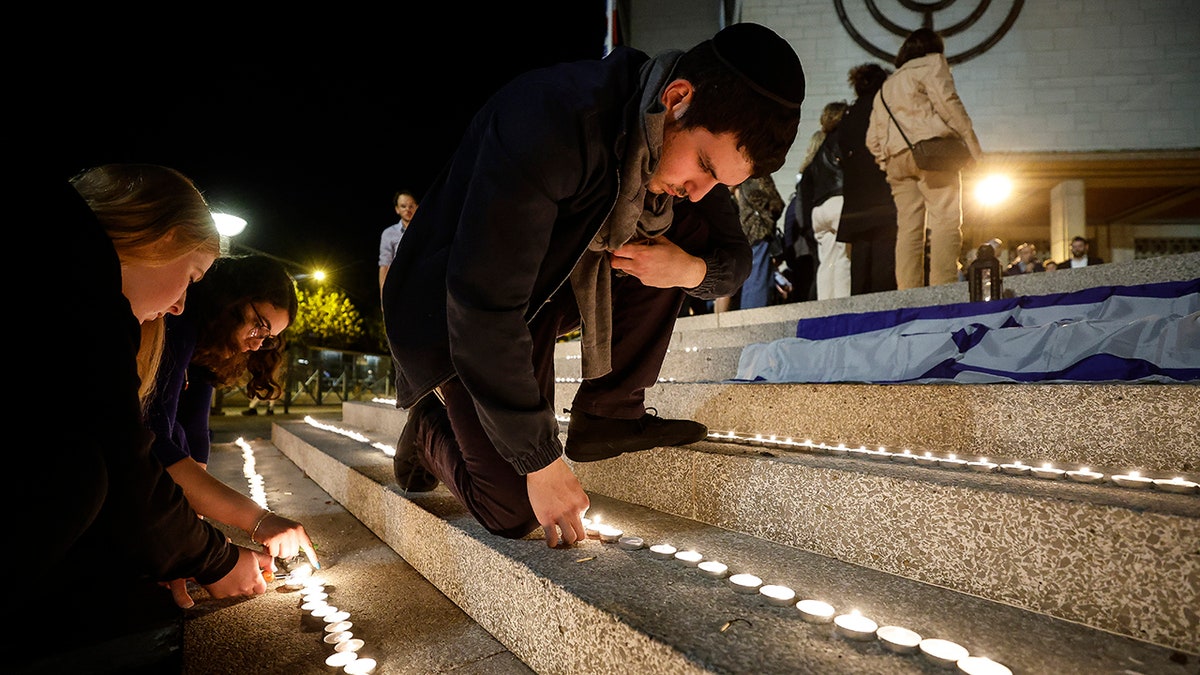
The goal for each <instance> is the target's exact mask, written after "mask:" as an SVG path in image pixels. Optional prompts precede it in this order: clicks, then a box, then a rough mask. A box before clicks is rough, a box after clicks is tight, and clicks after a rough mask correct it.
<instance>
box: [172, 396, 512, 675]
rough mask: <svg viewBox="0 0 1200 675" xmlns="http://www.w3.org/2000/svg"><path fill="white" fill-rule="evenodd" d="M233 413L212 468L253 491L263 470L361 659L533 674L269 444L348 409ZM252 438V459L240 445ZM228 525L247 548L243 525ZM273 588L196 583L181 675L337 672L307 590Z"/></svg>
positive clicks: (275, 505)
mask: <svg viewBox="0 0 1200 675" xmlns="http://www.w3.org/2000/svg"><path fill="white" fill-rule="evenodd" d="M226 411H227V412H228V413H231V414H227V415H224V416H214V417H213V418H212V421H211V428H212V430H213V436H214V445H213V454H212V461H211V462H210V465H209V469H210V471H212V473H213V475H214V476H217V477H218V478H220V479H221V480H222V481H224V482H226V483H227V484H229V485H231V486H233V487H234V488H237V489H241V490H245V491H246V492H247V493H249V481H248V479H247V473H250V474H254V473H257V474H259V475H261V476H262V478H263V485H264V488H265V493H266V499H267V504H268V506H269V507H270V508H271V509H272V510H274V511H276V512H278V513H280V514H282V515H285V516H287V517H289V518H293V519H295V520H297V521H299V522H301V523H303V524H304V526H305V529H306V530H308V532H309V536H310V537H312V538H313V541H314V543H315V545H316V549H317V553H318V556H319V558H320V561H321V564H322V567H323V569H322V570H321V571H320V572H318V574H320V575H321V576H323V577H324V578H325V579H326V581H327V585H326V592H327V593H328V594H329V598H328V602H330V603H331V604H334V605H335V606H337V607H338V608H339V609H340V610H343V611H346V612H349V613H350V616H349V618H348V619H347V620H349V621H351V622H352V623H353V626H352V627H351V628H350V631H351V632H352V633H354V637H355V638H360V639H362V640H363V641H364V644H363V646H362V648H361V649H360V651H359V654H360V655H361V656H365V657H370V658H374V659H376V660H377V661H378V669H377V670H376V671H375V672H376V673H387V674H395V673H444V672H451V671H453V672H454V673H456V674H458V673H465V674H471V675H479V674H488V675H492V674H500V673H503V674H508V673H516V674H528V673H531V672H532V671H530V670H529V668H528V667H526V666H525V664H523V663H522V662H521V661H520V660H518V659H517V658H516V657H514V656H513V655H512V654H511V653H510V652H509V651H508V650H507V649H506V648H505V647H504V646H503V645H502V644H500V643H499V642H498V641H496V639H495V638H494V637H492V635H491V634H489V633H488V632H487V631H485V630H483V629H482V628H481V627H480V626H479V625H478V624H477V623H476V622H475V621H474V620H472V619H471V617H469V616H467V615H466V614H465V613H464V612H463V611H462V610H461V609H460V608H459V607H458V606H457V605H455V604H454V603H453V602H451V601H450V600H449V599H448V598H446V596H444V595H443V594H442V593H441V592H440V591H438V589H437V588H435V587H434V586H433V585H432V584H430V583H429V582H428V581H426V580H425V579H424V577H422V576H421V575H420V574H418V573H417V572H416V570H414V569H413V568H412V566H410V565H409V564H408V563H407V562H405V561H404V559H403V558H401V557H400V556H398V555H396V553H395V552H394V551H393V550H392V549H391V548H389V547H388V546H387V545H385V544H384V543H383V542H382V541H380V540H379V538H378V537H376V536H375V535H374V533H372V532H371V531H370V530H368V529H367V528H366V527H365V526H364V525H363V524H362V523H360V522H359V521H358V519H356V518H355V517H354V516H353V515H351V514H350V513H349V512H348V511H346V510H345V509H344V508H342V506H341V505H340V504H338V503H337V502H335V501H334V500H333V499H331V498H330V496H329V495H328V493H326V492H325V491H324V490H322V489H321V488H320V487H318V486H317V485H316V483H314V482H313V481H312V480H310V479H309V478H308V477H307V476H306V475H305V474H304V473H303V472H301V471H300V470H299V469H298V468H297V467H296V465H295V464H293V463H292V462H291V461H290V460H288V459H287V458H286V457H284V456H283V455H282V454H281V453H280V452H279V450H278V449H277V448H276V447H275V446H274V445H273V444H272V443H270V434H271V424H272V423H273V422H276V421H284V420H300V419H303V418H304V417H305V416H306V415H312V416H314V417H317V418H324V419H326V420H330V419H332V420H337V419H340V417H341V406H340V405H337V406H330V405H327V406H300V407H293V408H291V409H290V410H289V412H288V413H287V414H284V413H283V412H282V407H280V408H279V409H278V410H277V412H276V414H275V415H271V416H268V415H265V414H262V413H261V412H260V414H259V415H257V416H254V417H247V416H243V415H241V414H240V412H241V408H235V407H230V406H226ZM238 438H242V439H244V440H245V442H246V443H248V444H249V445H250V448H251V450H252V452H253V462H252V464H250V465H247V462H246V455H247V454H248V453H245V452H244V451H243V449H242V447H240V446H239V445H238V444H236V443H235V441H236V440H237V439H238ZM222 529H223V530H225V531H226V533H227V534H228V535H229V536H230V537H231V538H232V539H233V540H234V541H235V542H238V543H242V544H246V543H247V537H246V534H245V533H244V532H241V531H240V530H236V529H231V528H224V527H222ZM268 587H269V588H268V591H267V593H266V595H264V596H259V597H255V598H249V599H243V600H239V601H217V600H212V599H210V598H208V597H207V596H206V594H205V593H204V591H203V590H202V589H199V588H197V589H196V593H194V594H193V598H194V599H195V600H196V606H195V607H194V608H192V609H190V610H188V611H187V614H186V621H185V646H184V673H185V674H186V675H210V674H211V675H218V674H219V675H227V674H229V673H280V674H283V673H286V674H287V675H304V674H307V673H313V674H316V673H329V672H340V669H336V670H335V669H332V668H329V667H328V666H326V665H325V659H326V658H327V657H328V656H330V655H331V654H333V648H332V646H331V645H329V644H326V643H325V642H323V639H322V638H323V637H324V636H325V631H324V628H325V624H324V623H323V622H317V621H313V620H311V619H308V620H305V617H306V614H307V613H306V612H303V611H302V610H301V609H300V608H299V607H300V602H301V601H300V596H301V594H300V592H299V591H297V590H289V589H287V588H286V587H285V586H284V584H283V583H282V581H281V580H276V581H275V582H273V583H271V584H269V585H268Z"/></svg>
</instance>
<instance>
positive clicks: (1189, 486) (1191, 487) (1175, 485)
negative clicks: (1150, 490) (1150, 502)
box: [1154, 476, 1200, 495]
mask: <svg viewBox="0 0 1200 675" xmlns="http://www.w3.org/2000/svg"><path fill="white" fill-rule="evenodd" d="M1154 487H1156V488H1158V489H1159V490H1163V491H1165V492H1177V493H1179V494H1185V495H1186V494H1191V493H1193V492H1197V491H1200V483H1194V482H1192V481H1190V480H1184V479H1183V478H1181V477H1179V476H1176V477H1174V478H1171V479H1170V480H1168V479H1166V478H1156V479H1154Z"/></svg>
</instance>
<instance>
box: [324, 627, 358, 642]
mask: <svg viewBox="0 0 1200 675" xmlns="http://www.w3.org/2000/svg"><path fill="white" fill-rule="evenodd" d="M352 637H354V633H351V632H350V631H348V630H343V631H339V632H337V633H326V634H325V644H327V645H336V644H337V643H339V642H343V641H345V640H349V639H350V638H352Z"/></svg>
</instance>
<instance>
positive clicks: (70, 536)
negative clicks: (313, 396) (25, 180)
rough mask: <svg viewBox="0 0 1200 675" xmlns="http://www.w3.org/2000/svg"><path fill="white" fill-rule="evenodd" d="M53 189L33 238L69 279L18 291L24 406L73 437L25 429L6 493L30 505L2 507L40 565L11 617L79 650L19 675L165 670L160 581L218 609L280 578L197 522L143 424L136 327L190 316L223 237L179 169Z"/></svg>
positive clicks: (15, 535)
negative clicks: (110, 661)
mask: <svg viewBox="0 0 1200 675" xmlns="http://www.w3.org/2000/svg"><path fill="white" fill-rule="evenodd" d="M48 188H49V191H48V194H46V195H45V197H46V198H45V199H41V200H39V201H38V208H39V212H38V223H39V225H40V227H39V228H38V229H37V231H36V232H35V233H34V235H33V236H34V237H35V238H40V240H41V244H42V247H43V248H45V249H47V250H52V251H53V260H52V261H51V260H49V259H48V260H46V261H45V262H46V265H45V268H46V269H48V270H50V269H53V266H54V265H58V266H59V267H61V268H63V270H64V272H61V273H58V274H50V273H45V274H43V276H42V277H41V278H40V279H37V283H30V284H25V285H22V286H21V288H20V293H21V295H22V296H23V297H22V300H26V301H30V302H31V303H32V307H34V308H36V309H38V310H40V311H38V312H37V313H36V314H35V316H37V317H38V319H39V323H38V324H36V325H39V326H40V327H41V329H39V330H37V331H36V332H35V334H36V335H37V338H38V339H37V342H36V343H35V346H36V348H37V349H36V352H34V353H32V354H30V356H31V357H32V358H31V359H29V360H30V361H36V362H37V373H36V376H34V374H33V373H27V374H26V375H18V377H20V381H21V382H22V383H23V385H24V386H27V387H28V389H27V390H26V391H27V392H29V393H31V394H32V396H31V397H30V398H29V400H36V401H49V400H64V399H65V400H68V401H69V402H70V403H69V406H70V407H69V412H68V414H67V416H66V417H65V418H64V419H65V421H67V422H68V423H66V424H58V425H54V426H53V427H51V428H36V427H35V426H34V425H33V424H29V423H28V422H26V423H22V424H21V425H18V429H19V431H18V439H19V440H18V443H16V449H18V450H19V451H17V452H10V453H6V456H8V457H10V458H13V459H15V460H16V464H15V466H12V465H11V464H10V468H13V469H15V473H13V474H11V476H12V478H10V480H13V481H17V480H20V481H27V487H29V488H31V490H32V491H30V490H21V491H11V490H7V491H5V492H4V493H5V495H7V496H6V497H5V499H6V500H8V503H7V506H8V507H9V508H8V509H7V510H6V511H7V512H8V513H9V514H12V515H13V516H14V517H13V518H10V523H13V524H14V525H10V528H11V527H13V526H15V532H14V531H13V530H12V529H10V530H9V532H8V535H7V536H6V540H8V541H9V542H12V543H18V544H20V545H21V546H23V547H31V548H29V549H28V550H29V551H30V552H31V553H33V555H31V556H29V557H30V559H29V560H28V564H25V565H22V567H21V569H22V572H21V582H20V583H17V584H13V585H12V586H13V589H12V593H15V597H10V600H11V601H12V603H13V605H12V606H14V607H21V608H22V612H29V613H30V614H29V615H27V618H28V619H29V620H31V621H33V622H35V625H53V626H55V629H56V630H62V631H63V632H62V635H69V636H70V639H66V640H58V641H54V642H53V643H48V644H47V645H44V646H43V649H42V650H41V651H39V650H21V651H20V652H19V653H17V654H16V657H17V658H18V660H27V661H28V662H27V663H25V662H23V663H19V664H18V665H17V668H16V670H17V671H20V672H24V671H25V670H28V671H31V672H36V671H38V670H39V669H41V668H42V667H45V666H47V665H48V664H54V668H55V669H75V670H79V669H82V670H91V669H92V668H94V667H95V665H96V663H97V658H100V657H110V656H111V655H112V654H114V653H117V652H115V651H113V649H112V647H111V645H112V644H113V643H114V641H115V640H123V641H124V644H125V647H123V648H122V649H120V650H118V651H119V652H120V657H121V660H122V665H123V666H124V667H126V668H128V669H129V670H131V671H132V670H135V669H138V668H147V669H155V668H159V667H163V668H166V667H169V666H171V665H172V663H173V660H178V658H179V657H178V653H179V650H175V651H174V652H171V651H169V650H166V649H163V648H162V647H161V645H162V644H163V641H164V640H170V639H172V636H174V637H175V639H180V638H181V636H182V630H181V626H182V624H181V619H182V615H181V613H180V610H179V609H178V608H177V607H176V606H175V603H174V602H173V600H172V597H171V594H170V591H169V590H168V589H167V588H165V587H164V586H163V585H162V584H161V583H160V582H165V581H169V580H171V579H178V578H194V579H196V581H197V582H198V583H200V584H201V585H202V586H203V587H204V588H205V589H206V590H207V591H208V593H209V594H210V595H211V596H212V597H215V598H228V597H235V596H245V595H257V594H261V593H263V592H265V591H266V583H265V581H264V579H263V575H262V569H263V568H267V569H270V566H271V565H272V562H271V559H270V556H269V555H267V554H264V553H261V552H256V551H252V550H250V549H248V548H243V547H240V546H234V545H232V544H231V543H230V542H229V540H228V538H227V537H226V536H225V535H224V534H223V533H221V532H220V531H219V530H217V529H216V528H215V527H213V526H212V525H210V524H208V523H206V522H205V521H203V520H201V519H200V518H198V517H197V516H196V513H195V511H193V510H192V509H191V508H190V507H189V506H188V503H187V500H186V499H185V498H184V496H183V492H182V491H181V490H180V489H179V487H178V486H176V484H175V483H174V481H172V480H171V478H170V476H169V475H167V473H166V472H165V471H164V470H163V467H162V465H161V464H160V463H159V462H158V461H157V460H155V459H154V458H153V457H151V455H150V443H151V440H152V434H151V433H150V432H149V431H148V430H147V429H146V428H145V426H144V425H143V418H142V412H141V400H140V398H139V390H140V388H141V385H142V379H141V378H140V377H139V372H138V353H139V347H140V343H141V339H142V330H141V328H142V326H143V325H144V324H147V323H153V322H161V321H162V319H163V317H164V316H166V315H167V314H178V313H180V312H181V311H182V310H183V307H184V303H185V300H186V293H187V288H188V285H189V284H190V283H192V282H195V281H197V280H199V279H200V278H202V277H203V276H204V274H205V272H206V271H207V270H208V268H209V266H210V265H212V263H213V261H214V260H215V259H216V257H217V254H218V251H219V237H218V234H217V231H216V226H215V225H214V223H213V220H212V216H211V214H210V213H209V209H208V205H207V203H206V202H205V200H204V198H203V196H202V195H201V194H200V192H199V191H198V190H197V189H196V187H195V186H194V185H193V184H192V182H191V180H189V179H188V178H187V177H186V176H184V175H182V174H180V173H179V172H178V171H175V170H172V169H168V168H165V167H161V166H155V165H137V164H124V165H122V164H118V165H106V166H100V167H97V168H94V169H91V170H88V171H86V172H84V173H82V174H80V175H79V176H77V177H76V178H74V179H72V180H71V181H69V182H68V181H63V180H58V181H52V182H50V184H49V185H48ZM154 361H155V358H154V357H153V356H150V357H149V358H148V359H147V362H148V363H149V364H150V365H151V366H153V365H154ZM22 431H24V433H26V434H27V436H28V437H27V438H22V436H21V434H22ZM30 431H32V432H33V433H29V432H30ZM17 493H20V494H24V495H30V494H34V495H35V497H36V498H35V500H33V501H31V500H29V499H28V498H27V497H26V498H17V497H15V496H13V495H15V494H17ZM9 553H10V555H11V554H12V553H15V550H12V549H10V552H9ZM174 627H178V630H175V631H173V630H172V629H173V628H174ZM179 646H180V649H181V647H182V641H181V639H180V642H179ZM172 654H173V655H172ZM163 659H165V660H166V662H162V660H163ZM73 666H78V668H75V667H73ZM114 667H116V666H114ZM138 672H142V671H141V670H138ZM145 672H149V670H146V671H145ZM155 672H159V671H158V670H155Z"/></svg>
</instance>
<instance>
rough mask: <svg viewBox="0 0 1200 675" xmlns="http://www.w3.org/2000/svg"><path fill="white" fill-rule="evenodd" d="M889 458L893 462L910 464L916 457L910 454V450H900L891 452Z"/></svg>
mask: <svg viewBox="0 0 1200 675" xmlns="http://www.w3.org/2000/svg"><path fill="white" fill-rule="evenodd" d="M891 459H892V461H893V462H903V463H905V464H912V463H913V462H914V461H916V459H917V458H916V456H915V455H913V454H912V451H911V450H903V451H901V452H893V453H892V457H891Z"/></svg>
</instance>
